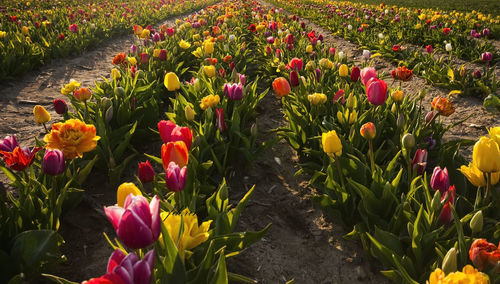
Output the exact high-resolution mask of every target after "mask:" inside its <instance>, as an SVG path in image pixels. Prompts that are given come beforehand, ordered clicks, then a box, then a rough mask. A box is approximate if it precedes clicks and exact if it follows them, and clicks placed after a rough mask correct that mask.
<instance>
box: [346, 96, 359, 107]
mask: <svg viewBox="0 0 500 284" xmlns="http://www.w3.org/2000/svg"><path fill="white" fill-rule="evenodd" d="M356 101H357V100H356V97H355V96H354V94H353V93H350V94H349V97H347V103H346V106H347V108H350V109H353V108H354V107H356Z"/></svg>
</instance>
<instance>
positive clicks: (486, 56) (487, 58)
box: [481, 52, 493, 62]
mask: <svg viewBox="0 0 500 284" xmlns="http://www.w3.org/2000/svg"><path fill="white" fill-rule="evenodd" d="M481 60H483V62H490V61H491V60H493V55H492V54H491V52H484V53H483V54H481Z"/></svg>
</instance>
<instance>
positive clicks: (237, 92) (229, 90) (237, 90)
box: [224, 83, 243, 101]
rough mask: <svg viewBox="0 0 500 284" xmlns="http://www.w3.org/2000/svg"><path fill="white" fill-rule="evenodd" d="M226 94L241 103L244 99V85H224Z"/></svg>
mask: <svg viewBox="0 0 500 284" xmlns="http://www.w3.org/2000/svg"><path fill="white" fill-rule="evenodd" d="M224 94H225V95H226V96H228V97H229V98H230V99H231V100H233V101H239V100H241V99H242V98H243V85H241V84H240V83H238V84H236V83H233V84H230V83H226V84H224Z"/></svg>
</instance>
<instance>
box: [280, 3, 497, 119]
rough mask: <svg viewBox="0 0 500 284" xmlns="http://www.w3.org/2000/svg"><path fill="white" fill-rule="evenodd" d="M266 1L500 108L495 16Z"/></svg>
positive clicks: (432, 80) (493, 108) (429, 79)
mask: <svg viewBox="0 0 500 284" xmlns="http://www.w3.org/2000/svg"><path fill="white" fill-rule="evenodd" d="M270 2H271V3H274V4H276V5H277V6H279V7H283V8H286V9H288V10H289V11H290V12H292V13H297V15H299V16H302V17H305V18H309V19H311V20H313V21H315V22H316V23H317V24H319V25H320V26H322V27H324V28H326V29H329V30H331V31H332V32H334V33H337V34H339V35H340V36H343V37H344V38H345V39H347V40H349V41H352V42H354V43H356V44H360V46H361V48H363V49H365V50H366V52H367V54H366V56H367V57H368V58H369V57H370V52H369V51H372V52H374V53H375V54H373V56H383V57H384V58H386V59H388V60H390V61H392V62H393V63H394V64H395V65H398V66H406V67H408V68H410V69H412V71H413V72H414V73H415V74H418V75H420V76H422V77H423V78H425V79H426V81H427V82H429V83H431V84H433V85H435V86H438V87H444V88H447V89H449V90H457V89H459V90H461V91H462V93H463V94H465V95H473V96H478V97H480V98H484V99H485V101H484V106H485V107H486V108H487V109H488V110H489V111H492V112H498V111H499V110H500V99H499V98H498V95H497V88H498V78H497V75H496V72H495V66H496V64H497V62H498V60H499V58H500V57H499V56H500V54H499V53H498V51H497V50H496V49H495V47H494V45H493V43H492V41H491V40H489V39H492V38H498V31H499V27H500V26H499V23H500V18H499V16H491V15H485V14H482V13H480V12H477V11H473V12H469V13H463V12H462V13H460V12H456V11H451V12H447V11H440V10H433V9H413V8H407V7H396V6H386V5H384V4H383V5H368V4H361V3H354V2H348V1H343V2H341V1H322V0H316V1H307V2H303V1H281V0H275V1H270ZM471 37H472V38H481V40H478V39H471ZM363 57H364V56H363ZM461 60H470V61H472V62H474V63H475V64H474V65H471V64H463V63H462V62H463V61H461ZM471 66H472V67H471ZM471 68H472V69H471Z"/></svg>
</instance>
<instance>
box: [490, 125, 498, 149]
mask: <svg viewBox="0 0 500 284" xmlns="http://www.w3.org/2000/svg"><path fill="white" fill-rule="evenodd" d="M488 133H489V134H490V138H491V139H493V140H495V142H497V144H498V146H499V147H500V126H497V127H492V128H490V129H489V130H488Z"/></svg>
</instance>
